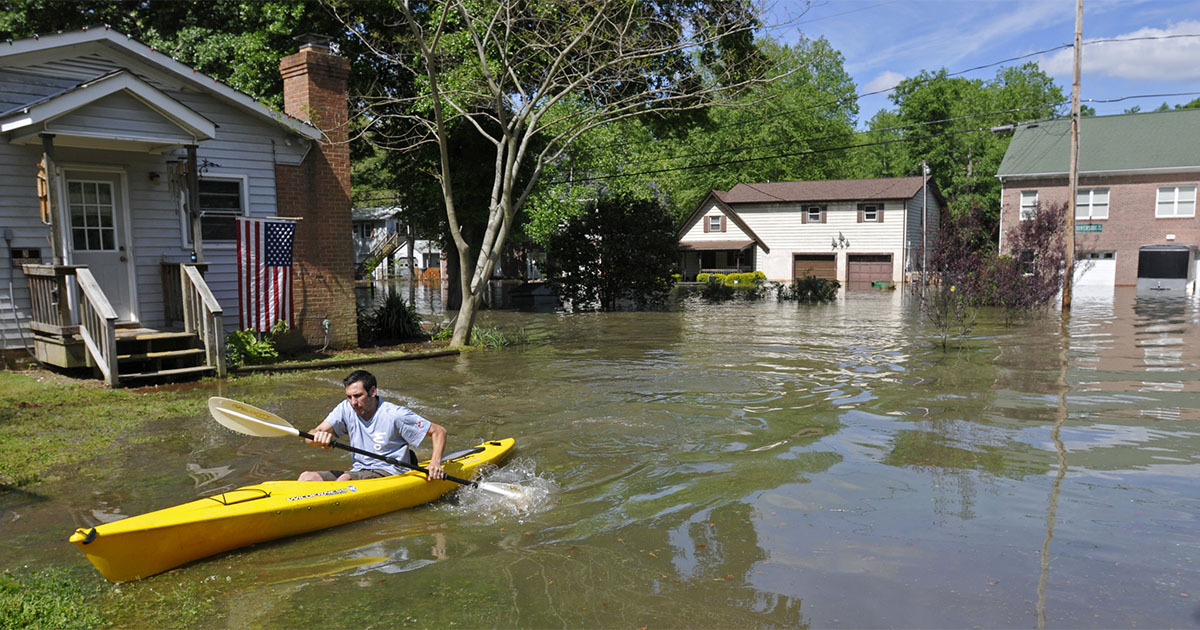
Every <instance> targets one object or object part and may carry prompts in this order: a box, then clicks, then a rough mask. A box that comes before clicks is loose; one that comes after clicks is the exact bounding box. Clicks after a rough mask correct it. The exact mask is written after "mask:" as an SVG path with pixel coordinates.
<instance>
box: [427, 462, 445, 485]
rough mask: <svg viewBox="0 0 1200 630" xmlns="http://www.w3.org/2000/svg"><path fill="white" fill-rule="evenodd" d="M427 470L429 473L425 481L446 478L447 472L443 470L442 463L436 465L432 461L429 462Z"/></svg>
mask: <svg viewBox="0 0 1200 630" xmlns="http://www.w3.org/2000/svg"><path fill="white" fill-rule="evenodd" d="M426 470H428V471H429V472H428V473H426V474H425V481H433V480H435V479H445V478H446V471H444V470H442V464H441V463H440V462H439V463H436V464H435V463H433V462H432V461H431V462H429V466H428V467H426Z"/></svg>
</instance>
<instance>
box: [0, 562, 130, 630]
mask: <svg viewBox="0 0 1200 630" xmlns="http://www.w3.org/2000/svg"><path fill="white" fill-rule="evenodd" d="M103 592H104V586H103V585H102V584H101V583H100V582H98V581H96V580H95V579H86V578H83V577H82V571H80V570H78V569H61V568H53V569H41V570H37V571H30V570H21V571H16V572H13V571H5V572H4V573H0V630H9V629H13V630H15V629H16V628H48V629H49V628H54V629H55V630H57V629H60V628H97V627H102V626H107V625H109V624H108V622H107V620H106V619H105V618H104V617H103V615H101V614H100V613H98V612H97V611H96V608H95V605H94V602H95V601H96V600H97V599H98V598H99V597H100V596H101V595H102V594H103Z"/></svg>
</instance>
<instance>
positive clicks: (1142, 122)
mask: <svg viewBox="0 0 1200 630" xmlns="http://www.w3.org/2000/svg"><path fill="white" fill-rule="evenodd" d="M1070 150H1071V121H1070V119H1059V120H1051V121H1045V122H1039V123H1033V124H1025V125H1021V126H1019V127H1017V130H1016V131H1015V132H1014V133H1013V139H1012V142H1010V143H1009V145H1008V151H1006V152H1005V154H1004V160H1003V161H1002V162H1000V168H999V170H998V171H997V172H996V176H997V177H1000V178H1001V179H1004V178H1006V177H1022V176H1033V175H1066V173H1067V169H1068V168H1069V167H1070V159H1071V154H1070ZM1187 169H1196V170H1200V109H1175V110H1170V111H1163V112H1147V113H1143V114H1121V115H1118V116H1090V117H1085V118H1081V119H1080V121H1079V172H1080V173H1113V172H1121V171H1146V170H1187Z"/></svg>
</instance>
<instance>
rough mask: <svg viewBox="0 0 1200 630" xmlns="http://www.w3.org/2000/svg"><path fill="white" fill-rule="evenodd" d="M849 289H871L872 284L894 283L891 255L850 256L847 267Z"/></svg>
mask: <svg viewBox="0 0 1200 630" xmlns="http://www.w3.org/2000/svg"><path fill="white" fill-rule="evenodd" d="M846 273H847V275H846V279H847V280H848V282H847V285H848V288H855V287H869V286H871V283H872V282H886V283H888V284H891V283H892V255H891V254H850V258H849V260H848V261H847V266H846Z"/></svg>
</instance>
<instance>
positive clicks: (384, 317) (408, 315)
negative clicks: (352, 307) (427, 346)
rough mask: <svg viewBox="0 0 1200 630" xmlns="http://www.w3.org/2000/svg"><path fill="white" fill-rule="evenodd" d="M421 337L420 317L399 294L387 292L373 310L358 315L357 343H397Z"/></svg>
mask: <svg viewBox="0 0 1200 630" xmlns="http://www.w3.org/2000/svg"><path fill="white" fill-rule="evenodd" d="M421 336H422V332H421V317H420V315H418V314H417V309H416V307H415V306H413V305H412V304H409V303H408V302H405V301H404V298H402V297H400V294H399V293H397V292H395V291H388V293H387V297H385V298H384V300H383V302H382V303H381V304H380V305H379V306H377V307H375V308H374V309H373V310H370V311H367V312H366V313H361V312H360V313H359V316H358V338H359V343H364V342H366V341H368V340H370V341H399V340H403V339H416V338H419V337H421Z"/></svg>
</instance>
